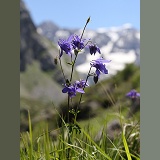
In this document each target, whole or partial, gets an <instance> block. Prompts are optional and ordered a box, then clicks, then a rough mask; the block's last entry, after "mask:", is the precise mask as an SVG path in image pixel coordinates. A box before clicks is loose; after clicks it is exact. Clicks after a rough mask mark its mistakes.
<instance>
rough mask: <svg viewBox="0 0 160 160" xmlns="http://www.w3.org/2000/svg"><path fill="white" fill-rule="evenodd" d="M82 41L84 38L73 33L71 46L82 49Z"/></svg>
mask: <svg viewBox="0 0 160 160" xmlns="http://www.w3.org/2000/svg"><path fill="white" fill-rule="evenodd" d="M84 41H85V39H80V37H79V36H77V35H74V37H73V40H72V46H73V48H74V49H78V50H80V49H83V48H84Z"/></svg>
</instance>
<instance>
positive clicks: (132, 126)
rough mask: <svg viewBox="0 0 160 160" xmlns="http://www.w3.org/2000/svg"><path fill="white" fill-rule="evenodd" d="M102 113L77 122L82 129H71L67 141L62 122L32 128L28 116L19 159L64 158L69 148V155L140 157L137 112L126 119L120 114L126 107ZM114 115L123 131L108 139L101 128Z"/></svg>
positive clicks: (100, 158)
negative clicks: (54, 125)
mask: <svg viewBox="0 0 160 160" xmlns="http://www.w3.org/2000/svg"><path fill="white" fill-rule="evenodd" d="M101 113H103V114H102V117H96V118H92V119H90V120H89V121H80V122H78V124H79V125H80V127H81V133H80V134H76V133H75V132H74V133H73V134H72V135H71V137H70V138H71V143H70V144H68V140H67V139H68V138H67V129H66V127H65V125H64V126H63V127H61V128H58V127H57V128H56V129H54V130H49V127H48V124H47V123H44V124H43V125H42V126H41V127H40V126H39V127H37V128H35V129H34V130H33V128H32V123H31V119H30V116H29V117H28V121H29V132H24V133H22V134H21V140H20V144H21V147H20V157H21V159H22V160H27V159H29V160H38V159H44V160H51V159H53V160H57V159H61V160H65V159H67V158H66V157H67V151H68V149H70V157H72V158H71V159H79V160H81V159H82V160H83V159H88V160H103V159H104V160H107V159H110V160H114V159H115V160H120V159H124V160H125V159H136V160H139V159H140V158H139V157H140V156H139V123H137V120H138V117H139V115H138V114H137V115H135V116H134V117H132V118H130V119H128V120H126V119H125V118H124V116H122V114H125V113H126V111H123V112H122V113H117V114H115V110H112V109H107V110H103V111H101ZM107 113H108V114H107ZM114 119H119V120H120V121H121V125H122V131H123V132H121V133H120V135H119V136H117V137H116V138H115V139H114V140H111V139H110V138H109V137H108V136H107V134H106V133H105V131H104V128H105V127H106V125H107V123H109V122H110V121H112V120H114ZM136 123H137V124H136ZM127 126H129V128H127ZM124 128H125V131H124ZM100 129H103V130H102V134H101V136H100V139H99V140H95V137H96V135H97V133H98V132H99V131H100ZM36 130H37V131H38V132H37V131H36ZM51 131H52V132H55V133H58V134H56V138H55V139H54V138H53V137H52V136H51V134H50V133H51ZM135 133H138V136H133V135H134V134H135ZM35 134H36V136H35ZM137 138H138V140H137ZM133 143H135V144H133ZM134 146H136V147H134Z"/></svg>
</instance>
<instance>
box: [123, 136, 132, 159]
mask: <svg viewBox="0 0 160 160" xmlns="http://www.w3.org/2000/svg"><path fill="white" fill-rule="evenodd" d="M122 139H123V144H124V147H125V151H126V154H127V157H128V160H132V158H131V154H130V152H129V148H128V144H127V141H126V138H125V135H124V133H122Z"/></svg>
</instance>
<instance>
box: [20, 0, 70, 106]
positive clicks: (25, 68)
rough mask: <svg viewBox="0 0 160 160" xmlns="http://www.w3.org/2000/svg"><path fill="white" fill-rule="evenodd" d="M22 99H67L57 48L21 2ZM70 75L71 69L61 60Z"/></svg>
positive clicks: (54, 100)
mask: <svg viewBox="0 0 160 160" xmlns="http://www.w3.org/2000/svg"><path fill="white" fill-rule="evenodd" d="M20 36H21V42H20V43H21V45H20V96H21V97H23V98H27V99H33V100H41V101H47V102H48V101H53V102H55V103H59V102H61V101H62V100H63V99H64V95H63V94H62V95H60V96H59V95H58V94H57V93H59V94H61V89H62V83H64V80H63V77H62V74H61V71H60V68H59V66H58V65H55V63H54V58H55V57H56V56H57V55H58V53H59V52H58V49H57V47H56V46H55V45H54V44H53V43H52V42H51V41H49V40H48V39H47V38H45V37H43V36H42V35H40V34H39V33H38V32H37V28H36V26H35V25H34V22H33V21H32V18H31V16H30V13H29V11H28V9H27V8H26V6H25V4H24V2H23V1H20ZM62 64H63V66H64V70H65V72H66V73H67V72H68V71H69V68H68V67H67V66H66V65H65V63H64V62H63V61H62Z"/></svg>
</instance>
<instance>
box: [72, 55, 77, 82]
mask: <svg viewBox="0 0 160 160" xmlns="http://www.w3.org/2000/svg"><path fill="white" fill-rule="evenodd" d="M77 56H78V53H77V54H76V56H75V59H74V61H73V64H72V70H71V77H70V82H71V81H72V76H73V69H74V65H75V63H76V59H77Z"/></svg>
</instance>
